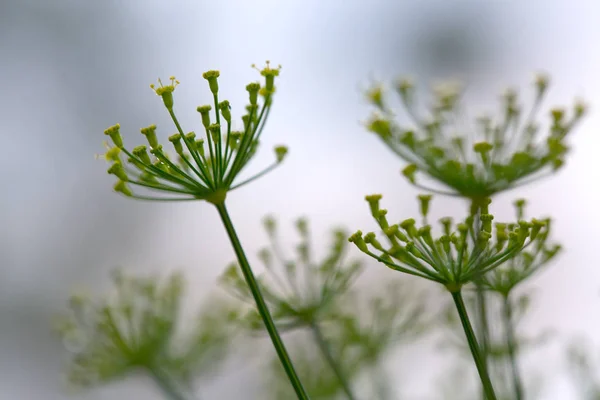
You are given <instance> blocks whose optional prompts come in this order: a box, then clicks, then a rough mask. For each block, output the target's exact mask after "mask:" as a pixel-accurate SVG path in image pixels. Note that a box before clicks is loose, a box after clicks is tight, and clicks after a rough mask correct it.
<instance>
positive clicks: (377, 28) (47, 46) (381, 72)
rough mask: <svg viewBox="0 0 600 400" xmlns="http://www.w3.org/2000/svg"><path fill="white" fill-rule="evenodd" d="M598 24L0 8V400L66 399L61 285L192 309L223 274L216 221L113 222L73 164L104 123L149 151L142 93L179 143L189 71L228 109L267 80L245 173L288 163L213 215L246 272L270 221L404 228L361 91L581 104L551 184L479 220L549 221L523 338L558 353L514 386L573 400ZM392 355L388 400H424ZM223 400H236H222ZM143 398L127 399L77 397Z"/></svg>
mask: <svg viewBox="0 0 600 400" xmlns="http://www.w3.org/2000/svg"><path fill="white" fill-rule="evenodd" d="M598 21H600V3H599V2H597V1H594V0H588V1H583V0H580V1H573V0H572V1H550V0H545V1H527V2H525V1H483V0H482V1H444V0H438V1H432V0H426V1H425V0H422V1H392V0H388V1H377V0H370V1H356V0H350V1H335V0H327V1H323V0H320V1H319V0H303V1H281V0H280V1H275V0H273V1H243V0H240V1H212V2H208V1H188V2H185V1H162V2H161V1H148V0H146V1H95V2H94V1H75V0H72V1H67V0H55V1H43V0H39V1H32V0H21V1H16V0H13V1H10V0H8V1H6V0H5V1H3V2H2V3H1V5H0V72H1V74H0V77H1V79H2V91H1V93H2V94H1V95H0V135H1V138H2V143H3V154H2V156H1V157H0V169H1V170H2V171H3V173H2V174H0V188H2V189H1V190H2V192H3V193H2V194H3V195H2V196H0V225H1V226H2V229H1V230H0V273H1V274H0V398H2V399H44V400H54V399H63V398H67V395H66V394H65V392H64V390H63V389H62V388H61V386H60V380H59V378H60V371H61V368H62V365H61V357H62V355H63V353H62V349H61V347H60V346H59V343H58V342H57V341H56V339H55V338H53V337H52V336H51V335H50V334H49V333H48V326H49V320H50V316H51V315H52V314H53V313H55V312H56V311H59V310H60V309H61V307H62V306H63V304H64V300H65V298H66V295H67V292H68V291H69V290H70V289H71V288H72V287H73V286H74V285H78V284H83V285H87V286H91V287H92V288H95V289H101V288H102V287H103V286H105V285H106V284H107V282H108V271H109V270H110V269H112V268H113V267H114V266H116V265H123V266H126V267H128V268H130V269H132V270H135V271H139V272H143V271H160V270H166V269H173V268H184V269H185V270H186V273H187V275H188V277H189V281H190V286H192V287H193V290H192V291H191V292H192V294H191V296H190V303H192V304H193V303H194V302H199V301H200V300H201V299H202V297H203V296H204V295H205V294H206V293H208V291H209V290H210V289H211V288H213V286H214V279H215V278H216V277H217V275H218V274H219V273H220V272H221V270H222V268H223V267H224V266H225V264H226V263H228V262H229V261H231V260H232V258H233V254H232V252H231V249H230V247H229V244H228V242H227V240H226V236H225V233H224V231H223V229H222V227H221V226H220V224H219V221H218V216H217V214H216V212H214V210H212V209H211V208H210V207H209V206H208V205H206V204H185V205H182V204H176V205H165V204H142V203H138V202H132V201H126V200H125V199H123V198H122V197H119V196H116V195H114V194H113V193H111V186H112V183H113V179H112V178H111V177H109V176H107V175H106V173H105V169H106V166H105V165H104V164H103V162H102V161H101V160H100V161H97V160H94V157H93V156H94V154H95V153H101V152H102V151H103V148H102V141H103V140H104V135H103V134H102V131H103V130H104V129H105V128H106V127H108V126H110V125H112V124H114V123H116V122H119V123H120V124H121V126H122V130H123V132H124V133H125V135H126V141H127V143H128V144H130V145H134V144H138V143H141V138H140V137H139V136H138V134H137V132H138V129H139V128H140V127H142V126H146V125H149V124H150V123H156V124H158V125H159V127H163V128H164V129H163V130H162V134H163V135H164V136H166V135H168V134H170V133H173V132H171V131H170V130H172V128H171V125H170V122H169V120H168V115H167V114H166V113H165V112H164V109H163V108H162V106H161V104H160V101H159V99H158V98H156V97H155V96H154V95H153V94H152V92H151V91H150V89H149V88H148V84H149V83H151V82H153V81H154V80H155V79H156V78H157V77H159V76H160V77H167V76H169V75H176V76H177V78H178V79H179V80H180V81H181V82H182V84H181V86H180V87H179V88H178V89H177V92H176V96H177V97H176V107H177V110H178V114H179V116H180V118H181V119H182V121H183V123H184V124H185V125H186V126H197V125H198V122H199V121H198V118H197V115H196V112H195V107H196V106H197V105H198V104H201V103H204V102H206V101H207V100H208V97H207V88H206V83H205V81H204V80H203V79H202V78H201V73H202V72H203V71H205V70H208V69H213V68H218V69H220V70H221V76H222V79H221V88H222V91H223V93H224V94H225V95H226V96H227V97H228V98H229V99H230V100H231V101H232V104H233V105H234V107H236V106H237V107H238V109H239V107H241V105H242V104H244V103H243V102H244V101H245V97H244V96H245V93H244V91H243V85H245V84H246V83H247V82H249V81H252V80H254V79H255V78H256V74H255V71H253V70H252V69H250V68H249V66H250V64H251V63H254V62H255V63H262V62H263V60H265V59H271V60H273V62H274V63H281V64H283V69H282V74H281V79H280V80H279V85H278V89H279V90H278V94H277V98H276V105H275V108H274V110H273V113H272V117H271V119H270V122H269V124H268V127H267V130H266V131H265V138H264V143H263V144H264V147H263V151H262V152H261V153H260V155H259V156H258V157H257V159H256V161H255V164H254V168H256V169H259V168H260V165H266V164H267V163H268V162H270V159H271V158H270V157H271V156H272V153H271V150H270V149H271V148H272V147H273V145H275V144H280V143H285V144H287V145H289V146H290V156H289V159H288V160H287V161H286V163H285V165H284V166H283V167H282V168H280V169H278V170H277V171H276V172H273V173H272V174H271V175H269V176H268V177H266V178H264V179H262V180H260V181H258V182H257V183H255V184H252V185H251V186H248V187H246V188H244V189H242V190H240V191H239V192H235V193H234V194H232V195H231V196H230V202H229V204H230V210H231V213H232V217H233V218H234V220H235V221H236V224H237V226H238V228H239V233H240V235H241V237H242V240H243V242H244V244H245V245H246V246H247V248H248V251H249V252H250V253H254V251H255V250H257V249H258V248H259V247H261V246H262V245H263V244H264V243H265V238H264V235H262V234H260V235H258V234H256V233H255V232H257V230H259V229H261V227H260V219H261V217H262V216H263V215H264V214H266V213H268V212H273V213H276V214H277V215H278V216H279V217H280V218H281V220H282V221H291V220H292V219H294V218H295V217H297V216H299V215H307V216H308V217H309V218H311V220H312V222H313V227H314V231H315V232H317V233H318V234H319V235H321V236H322V237H324V238H325V237H326V236H325V235H326V230H327V229H328V228H329V227H330V226H332V225H335V224H340V223H343V224H345V225H346V226H347V227H348V228H350V229H356V228H359V227H360V228H369V227H372V222H371V220H370V217H369V215H368V212H367V208H366V205H365V204H364V200H363V197H364V195H365V194H368V193H372V192H382V193H383V194H384V195H385V203H386V206H387V207H388V208H390V213H391V214H392V215H394V216H395V217H396V218H397V219H400V218H403V217H405V216H407V215H412V214H414V213H415V211H416V208H415V205H414V201H413V199H414V196H415V195H416V194H417V192H415V191H414V190H413V189H412V188H410V187H409V186H408V185H407V184H406V183H405V182H404V181H403V180H402V179H401V177H400V176H399V173H398V171H399V169H400V168H401V166H402V165H403V164H402V163H401V162H399V161H398V160H397V159H396V158H395V157H394V156H393V155H392V154H391V153H390V152H389V151H388V150H387V149H385V148H384V147H383V146H382V145H381V144H380V143H379V142H378V140H376V138H375V137H373V136H371V135H370V134H368V133H366V132H365V130H364V129H363V128H362V127H361V121H364V120H365V119H366V118H367V117H368V115H369V112H370V107H369V106H368V105H367V104H366V103H365V102H364V100H363V99H362V97H361V92H360V90H361V88H364V87H366V86H367V85H368V84H369V83H370V82H371V81H372V79H373V78H375V79H392V78H394V77H396V76H397V75H399V74H404V73H407V74H410V75H413V76H415V77H416V78H417V80H418V81H420V82H429V81H431V80H433V79H438V78H451V77H459V78H462V79H464V80H465V81H466V82H467V83H468V84H469V88H470V92H469V93H470V94H469V99H470V100H471V101H472V102H473V104H476V103H479V102H481V101H483V102H491V101H493V100H495V96H496V95H497V93H499V91H500V90H502V89H503V88H504V87H505V85H507V84H515V85H519V87H524V86H525V85H527V84H528V83H529V82H530V79H531V76H532V74H533V73H534V72H536V71H538V70H544V71H547V72H548V73H550V74H551V76H552V78H553V81H554V85H553V87H552V92H551V95H550V98H551V101H552V102H558V103H568V104H570V102H571V101H572V98H573V97H574V96H579V95H580V96H583V97H584V98H585V99H586V100H588V101H589V103H591V105H592V108H591V111H592V114H591V116H590V117H589V118H587V119H586V120H585V124H584V125H583V126H582V127H581V129H578V130H577V132H576V135H575V136H574V137H573V140H572V142H571V143H572V145H573V152H572V154H571V156H570V158H569V161H568V164H567V167H566V168H565V169H564V170H563V171H562V172H561V173H560V174H559V175H558V176H556V177H554V178H552V179H549V180H546V181H543V182H540V183H538V184H536V185H533V186H531V187H530V188H527V189H523V190H520V191H518V192H511V193H508V194H505V195H502V196H500V197H498V198H497V201H496V206H497V208H496V210H500V213H501V214H502V215H505V216H507V217H508V216H510V215H511V207H510V203H511V201H512V200H513V199H514V198H516V197H520V196H527V197H528V198H529V199H530V200H531V204H532V206H531V209H530V212H531V213H532V214H534V215H538V214H546V213H551V214H552V215H553V216H554V217H555V220H556V222H555V225H554V227H555V229H556V238H557V239H558V240H559V241H561V242H562V243H563V245H564V246H565V247H566V249H567V251H566V252H565V254H563V255H562V256H561V258H560V261H559V262H557V263H556V265H554V266H553V268H552V269H551V270H549V271H548V272H547V273H544V274H543V275H542V276H540V277H538V278H537V279H536V280H535V282H534V286H535V287H536V289H537V290H536V292H535V293H536V298H535V301H536V303H535V304H536V307H535V308H534V310H533V311H532V314H531V318H530V319H529V320H528V322H527V324H526V328H527V329H528V330H530V331H531V332H538V331H540V330H541V329H545V328H553V329H555V330H556V331H557V333H558V338H557V339H556V341H554V342H553V344H552V345H550V346H548V347H546V348H544V351H543V352H541V353H540V352H538V353H532V354H531V356H530V357H528V358H527V359H526V360H525V369H526V371H527V373H528V374H537V373H540V374H543V376H544V377H545V379H546V382H545V385H546V386H545V391H544V392H543V394H542V395H541V396H540V398H543V399H549V400H554V399H556V400H564V399H575V398H576V395H575V393H574V392H573V391H572V385H571V382H570V380H569V377H568V375H567V374H566V365H565V362H564V348H565V346H564V344H565V343H566V342H567V341H568V340H569V339H570V338H572V337H574V336H575V335H578V334H584V335H586V336H587V337H589V338H590V339H591V340H592V341H593V342H595V343H596V345H597V346H598V347H597V349H598V352H600V340H598V339H600V313H599V312H598V309H599V308H600V296H598V292H599V289H600V269H599V267H600V256H599V255H598V251H597V246H598V240H597V230H598V226H599V224H600V212H599V211H598V207H599V205H600V191H599V190H598V182H600V168H598V145H599V144H600V141H599V139H598V131H599V123H598V121H599V120H598V114H597V113H595V111H596V110H595V107H594V105H597V104H600V101H599V100H600V97H599V93H600V79H599V71H600V52H599V51H598V48H599V47H598V42H599V40H600V24H599V23H598ZM192 124H195V125H192ZM191 129H194V128H190V130H191ZM434 204H437V208H435V205H434V209H435V210H436V211H435V213H436V214H438V215H444V214H447V213H451V214H455V215H460V213H461V210H462V208H461V207H462V205H461V203H460V202H451V201H448V200H445V199H444V200H439V201H438V202H436V203H434ZM286 232H287V234H291V229H288V230H287V231H286ZM373 268H374V269H380V268H381V267H380V266H373ZM381 273H382V274H386V273H388V272H387V271H381ZM390 273H391V272H390ZM384 276H385V275H384ZM376 289H377V288H374V290H376ZM403 354H404V356H405V358H403V359H401V360H400V361H397V360H398V359H397V358H396V359H392V360H391V361H390V368H393V369H394V370H395V371H402V375H403V378H402V379H399V380H398V386H399V388H400V389H402V391H403V392H405V393H408V396H409V397H408V398H423V397H424V395H426V394H429V395H433V392H431V391H429V389H430V388H432V387H433V384H434V382H435V381H436V380H437V379H438V376H439V375H440V373H441V372H442V371H444V370H445V367H446V365H447V364H448V360H446V359H445V356H438V355H436V351H435V349H434V348H433V349H432V348H430V346H425V345H421V346H420V347H417V348H415V349H412V350H411V351H409V352H408V353H403ZM234 363H235V362H233V364H234ZM228 371H229V372H228ZM243 385H249V387H250V388H251V389H244V390H242V389H236V387H241V386H243ZM252 388H254V389H255V390H256V393H257V394H256V398H260V395H259V394H258V393H259V392H258V390H259V389H260V372H259V371H258V370H257V368H255V367H254V366H253V365H251V364H248V366H247V367H244V368H239V367H237V368H230V369H226V370H225V373H224V374H223V376H222V377H220V378H219V379H216V380H214V381H212V382H211V383H210V384H209V385H208V386H207V387H206V388H205V395H204V398H223V399H235V398H247V396H249V393H250V391H251V390H253V389H252ZM154 393H155V392H154V390H153V388H152V387H151V386H150V385H145V384H141V383H140V381H136V380H132V381H128V382H126V383H124V384H120V385H114V386H111V387H109V388H106V389H103V390H99V391H94V392H90V393H87V394H86V395H85V396H83V397H81V398H87V399H111V398H128V397H129V398H148V399H150V398H153V397H152V396H154V395H155V394H154ZM433 396H434V395H433ZM74 398H77V397H74ZM156 398H158V396H157V397H156ZM432 398H435V396H434V397H432Z"/></svg>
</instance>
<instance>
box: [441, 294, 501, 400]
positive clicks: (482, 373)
mask: <svg viewBox="0 0 600 400" xmlns="http://www.w3.org/2000/svg"><path fill="white" fill-rule="evenodd" d="M451 294H452V299H453V300H454V304H455V305H456V311H458V315H459V317H460V322H461V324H462V326H463V329H464V331H465V336H466V337H467V342H468V343H469V349H471V354H472V355H473V361H475V366H476V367H477V372H478V373H479V378H480V379H481V384H482V386H483V391H484V393H485V396H486V399H487V400H497V398H496V393H495V392H494V387H493V386H492V381H491V380H490V376H489V374H488V371H487V367H486V365H485V363H484V362H483V359H482V358H481V351H480V350H481V349H480V347H479V343H477V338H476V337H475V332H473V327H472V326H471V321H470V320H469V314H467V308H466V307H465V303H464V301H463V298H462V294H461V292H460V290H459V291H457V292H451Z"/></svg>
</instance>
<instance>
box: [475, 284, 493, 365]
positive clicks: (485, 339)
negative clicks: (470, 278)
mask: <svg viewBox="0 0 600 400" xmlns="http://www.w3.org/2000/svg"><path fill="white" fill-rule="evenodd" d="M475 286H476V296H477V297H476V303H477V317H478V319H479V324H478V326H479V330H480V336H479V339H480V340H481V359H482V361H483V362H484V363H485V365H486V366H487V365H488V354H489V352H490V327H489V324H488V316H487V301H486V300H487V299H486V298H485V290H484V288H483V286H482V285H481V283H480V282H478V281H476V282H475Z"/></svg>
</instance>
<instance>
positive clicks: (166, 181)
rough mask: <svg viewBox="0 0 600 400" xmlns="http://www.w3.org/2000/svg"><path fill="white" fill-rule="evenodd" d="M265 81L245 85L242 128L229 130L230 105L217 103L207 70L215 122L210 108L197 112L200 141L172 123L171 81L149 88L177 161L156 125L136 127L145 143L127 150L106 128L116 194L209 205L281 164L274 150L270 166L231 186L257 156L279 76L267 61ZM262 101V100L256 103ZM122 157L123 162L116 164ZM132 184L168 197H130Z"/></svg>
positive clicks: (281, 152) (280, 152) (213, 74)
mask: <svg viewBox="0 0 600 400" xmlns="http://www.w3.org/2000/svg"><path fill="white" fill-rule="evenodd" d="M260 72H261V74H262V76H263V77H264V78H265V82H264V84H263V85H262V86H261V84H259V83H258V82H256V83H250V84H249V85H247V86H246V90H247V91H248V94H249V103H250V104H248V105H247V106H246V111H247V113H246V114H245V115H243V116H242V121H243V130H240V131H234V130H232V116H231V107H230V105H229V101H227V100H223V101H219V96H218V94H219V85H218V80H217V78H218V77H219V71H208V72H205V73H204V74H203V77H204V78H205V79H206V80H207V81H208V85H209V88H210V91H211V93H212V95H213V99H214V119H211V110H212V108H213V106H211V105H203V106H199V107H198V108H197V111H198V113H199V114H200V117H201V121H202V125H203V127H204V130H205V132H206V137H205V138H199V137H197V136H196V134H195V133H194V132H189V133H185V132H184V131H183V129H182V128H181V125H180V124H179V121H178V120H177V118H176V116H175V113H174V110H173V106H174V99H173V92H174V91H175V88H176V87H177V85H178V84H179V82H178V81H177V80H175V77H171V79H170V83H169V84H168V85H163V84H162V82H161V81H160V80H159V86H158V87H157V86H155V85H151V88H152V89H153V90H154V91H155V92H156V94H157V95H158V96H159V97H161V98H162V100H163V103H164V106H165V107H166V109H167V111H168V112H169V114H170V116H171V118H172V120H173V122H174V125H175V127H176V129H177V132H176V133H175V134H173V135H171V136H169V141H170V142H171V145H172V146H173V148H174V150H175V153H177V160H173V158H172V157H170V156H169V155H168V153H167V152H166V151H165V150H164V149H163V146H162V145H161V144H159V141H158V137H157V133H156V130H157V128H156V125H150V126H148V127H146V128H142V129H141V133H142V135H144V136H145V137H146V139H147V141H148V145H149V149H148V147H147V146H145V145H141V146H137V147H135V148H133V149H132V150H131V151H129V150H127V149H126V148H125V146H124V144H123V139H122V137H121V133H120V126H119V124H117V125H114V126H112V127H110V128H108V129H107V130H106V131H104V133H105V134H106V135H107V136H110V138H111V140H112V142H113V144H114V147H112V148H109V150H108V152H107V153H106V155H105V158H106V159H107V160H108V161H110V162H112V165H111V167H110V168H109V169H108V173H109V174H112V175H115V176H116V177H117V179H118V182H117V183H116V185H115V186H114V189H115V191H117V192H120V193H122V194H124V195H126V196H129V197H134V198H139V199H143V200H162V201H165V200H198V199H199V200H206V201H208V202H211V203H213V204H220V203H222V202H223V201H224V199H225V196H226V194H227V192H228V191H231V190H234V189H236V188H238V187H240V186H242V185H244V184H246V183H248V182H250V181H252V180H254V179H256V178H258V177H260V176H262V175H264V174H266V173H267V172H269V171H271V170H272V169H273V168H275V167H276V166H277V165H278V164H279V163H281V161H283V159H284V157H285V155H286V153H287V148H286V147H285V146H277V147H276V148H275V155H276V160H275V161H274V163H273V164H272V165H271V166H269V167H268V168H266V169H265V170H263V171H262V172H260V173H258V174H256V175H255V176H253V177H251V178H249V179H247V180H245V181H243V182H239V183H238V182H235V180H236V178H237V176H238V175H239V173H240V172H241V171H242V170H243V169H244V167H245V166H246V165H247V164H248V162H249V161H250V159H251V158H252V157H253V156H254V154H255V153H256V149H257V146H258V143H259V139H260V135H261V133H262V131H263V129H264V127H265V123H266V120H267V118H268V115H269V111H270V109H271V105H272V95H273V93H274V92H275V86H274V80H275V77H276V76H278V75H279V67H278V68H272V67H270V65H269V63H268V62H267V65H266V67H265V68H263V69H262V70H261V71H260ZM259 96H260V97H262V99H263V100H262V102H261V101H259ZM122 155H124V157H125V158H126V161H127V162H126V163H125V162H123V160H121V156H122ZM130 184H131V185H135V186H138V187H140V188H142V189H145V190H148V191H150V192H159V193H170V194H171V195H172V197H160V196H156V197H154V196H147V195H143V194H141V195H140V194H136V193H134V192H133V191H132V190H131V188H130V187H129V185H130Z"/></svg>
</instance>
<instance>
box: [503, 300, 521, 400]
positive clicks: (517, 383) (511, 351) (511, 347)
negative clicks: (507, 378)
mask: <svg viewBox="0 0 600 400" xmlns="http://www.w3.org/2000/svg"><path fill="white" fill-rule="evenodd" d="M502 311H503V312H502V314H503V316H504V330H505V334H506V347H507V349H508V357H509V359H510V368H511V373H512V378H513V387H514V390H515V400H523V398H524V390H523V380H522V379H521V372H520V370H519V364H518V362H517V343H516V338H515V336H516V335H515V326H514V324H513V310H512V304H511V303H510V299H509V298H508V296H504V301H503V303H502Z"/></svg>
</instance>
